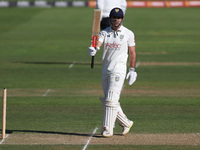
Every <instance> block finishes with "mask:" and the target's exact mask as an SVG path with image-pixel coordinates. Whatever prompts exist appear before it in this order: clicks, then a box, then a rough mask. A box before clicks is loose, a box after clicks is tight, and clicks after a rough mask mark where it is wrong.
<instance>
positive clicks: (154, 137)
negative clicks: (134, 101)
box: [2, 133, 200, 146]
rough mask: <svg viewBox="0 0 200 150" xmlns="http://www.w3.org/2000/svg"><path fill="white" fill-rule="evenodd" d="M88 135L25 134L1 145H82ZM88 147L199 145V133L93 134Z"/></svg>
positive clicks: (13, 136)
mask: <svg viewBox="0 0 200 150" xmlns="http://www.w3.org/2000/svg"><path fill="white" fill-rule="evenodd" d="M90 136H91V135H90V134H82V133H66V134H50V133H47V134H44V133H25V134H20V133H19V134H18V133H17V134H14V133H12V134H8V135H7V138H6V139H5V140H4V141H3V142H2V145H57V144H63V145H84V144H86V142H87V141H88V139H89V138H90ZM90 145H190V146H199V145H200V134H199V133H187V134H186V133H176V134H175V133H174V134H168V133H167V134H148V133H147V134H133V133H132V134H131V133H130V134H128V135H126V136H121V135H116V134H115V135H114V136H113V137H111V138H103V137H101V135H99V134H95V135H94V136H93V138H92V140H91V141H90Z"/></svg>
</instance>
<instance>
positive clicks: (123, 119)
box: [100, 76, 133, 135]
mask: <svg viewBox="0 0 200 150" xmlns="http://www.w3.org/2000/svg"><path fill="white" fill-rule="evenodd" d="M117 78H119V79H121V82H119V83H120V84H114V85H110V86H109V85H108V82H109V81H108V80H109V78H108V76H104V77H103V78H102V87H103V90H104V95H105V97H106V95H107V91H108V86H109V87H112V88H111V89H112V90H113V91H115V92H116V93H118V94H116V95H117V96H116V98H115V99H116V100H119V97H120V93H121V90H122V86H123V83H124V79H123V78H124V76H116V77H114V78H113V81H114V83H115V80H119V79H117ZM122 81H123V82H122ZM117 82H118V81H117ZM112 84H113V83H112ZM113 87H114V88H113ZM100 100H101V103H102V106H103V108H104V110H105V108H106V107H105V98H100ZM104 117H105V115H104ZM104 121H105V118H104V119H103V125H102V132H103V130H104V123H105V122H104ZM116 121H117V122H118V124H119V125H120V126H121V127H122V128H123V129H122V135H125V134H127V133H128V132H129V130H130V128H131V127H132V125H133V121H131V120H129V119H128V118H127V116H126V115H125V114H124V112H123V110H122V108H121V106H120V103H119V104H118V106H117V117H116ZM113 127H114V125H113Z"/></svg>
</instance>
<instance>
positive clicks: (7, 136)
mask: <svg viewBox="0 0 200 150" xmlns="http://www.w3.org/2000/svg"><path fill="white" fill-rule="evenodd" d="M8 135H9V134H6V137H5V139H6V138H7V137H8ZM5 139H2V140H1V142H0V145H1V144H2V143H3V142H4V140H5Z"/></svg>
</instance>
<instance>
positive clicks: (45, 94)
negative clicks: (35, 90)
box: [43, 89, 51, 96]
mask: <svg viewBox="0 0 200 150" xmlns="http://www.w3.org/2000/svg"><path fill="white" fill-rule="evenodd" d="M50 91H51V89H48V90H47V91H46V92H45V93H44V95H43V96H47V94H48V93H49V92H50Z"/></svg>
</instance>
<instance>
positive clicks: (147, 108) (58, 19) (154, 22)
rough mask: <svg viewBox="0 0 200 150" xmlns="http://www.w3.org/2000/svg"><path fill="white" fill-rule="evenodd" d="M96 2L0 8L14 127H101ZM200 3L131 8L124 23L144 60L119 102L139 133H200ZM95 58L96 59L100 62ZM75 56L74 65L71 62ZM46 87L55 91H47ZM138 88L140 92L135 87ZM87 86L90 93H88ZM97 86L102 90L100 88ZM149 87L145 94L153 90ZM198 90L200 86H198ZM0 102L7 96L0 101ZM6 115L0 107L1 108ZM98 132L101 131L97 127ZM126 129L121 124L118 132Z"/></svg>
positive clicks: (1, 58)
mask: <svg viewBox="0 0 200 150" xmlns="http://www.w3.org/2000/svg"><path fill="white" fill-rule="evenodd" d="M92 11H93V9H92V8H50V9H49V8H2V9H0V20H1V23H0V89H1V90H0V95H1V96H2V90H3V88H8V97H7V101H8V102H7V131H8V132H9V133H13V134H15V133H21V134H24V133H38V132H39V133H40V132H41V133H44V132H54V133H88V134H90V133H92V130H93V129H94V128H95V127H98V128H101V122H102V117H103V109H102V106H101V104H100V101H99V100H98V98H99V96H102V90H101V66H100V65H99V62H100V61H101V52H99V54H97V56H96V57H95V63H96V64H95V68H94V69H90V65H89V64H90V59H91V57H89V56H88V55H87V47H88V46H89V45H90V36H91V27H92V26H91V25H92ZM199 13H200V10H199V9H198V8H162V9H161V8H156V9H155V8H129V9H128V10H127V13H126V16H125V20H124V25H125V26H127V27H128V28H129V29H131V30H133V31H134V33H135V36H136V50H137V53H138V54H137V62H141V63H142V62H157V63H160V62H172V63H176V62H182V63H184V62H187V63H191V65H188V66H185V65H173V66H170V65H164V66H156V65H154V66H143V65H139V67H138V68H137V69H136V70H137V73H138V78H137V81H136V83H134V85H133V86H128V84H127V81H126V82H125V87H124V90H129V91H131V92H130V93H123V94H122V96H121V100H120V102H121V105H122V108H123V110H124V112H125V113H126V114H127V116H128V117H129V118H130V119H132V120H134V123H135V124H134V126H133V129H132V130H131V131H130V132H131V133H130V134H134V133H199V124H200V117H199V116H200V101H199V98H200V95H199V92H200V79H199V76H200V65H192V63H199V60H200V51H199V49H200V42H199V39H200V22H199V19H200V16H199ZM97 62H98V64H97ZM72 63H74V66H73V67H72V68H69V65H70V64H72ZM48 89H51V90H52V91H51V92H50V93H49V94H48V95H47V96H46V97H44V96H43V94H44V93H45V91H47V90H48ZM137 90H141V91H143V92H142V93H138V92H137ZM86 91H88V92H86ZM96 91H98V92H96ZM151 91H152V93H148V92H151ZM198 91H199V92H198ZM0 104H1V105H2V101H0ZM0 116H2V112H0ZM98 132H100V131H98ZM120 132H121V128H120V127H119V126H117V125H116V128H115V133H120ZM82 148H83V146H82V145H81V146H80V145H35V146H32V145H31V146H29V145H18V146H16V145H14V146H13V145H0V149H6V150H9V149H21V150H24V149H30V150H35V149H37V150H42V149H43V150H46V149H48V150H49V149H56V150H57V149H58V150H59V149H73V150H75V149H82ZM102 148H104V149H115V150H117V149H144V150H145V149H148V150H149V149H160V148H162V149H164V150H168V149H177V150H178V149H185V150H189V149H199V146H133V145H132V146H131V145H126V146H119V145H100V146H97V145H89V147H88V149H102Z"/></svg>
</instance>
